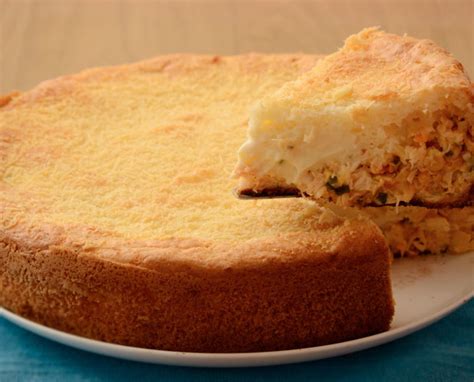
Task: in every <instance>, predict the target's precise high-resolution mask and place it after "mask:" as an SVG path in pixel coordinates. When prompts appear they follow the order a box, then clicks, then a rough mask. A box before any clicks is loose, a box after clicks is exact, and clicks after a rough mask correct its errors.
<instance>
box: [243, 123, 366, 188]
mask: <svg viewBox="0 0 474 382" xmlns="http://www.w3.org/2000/svg"><path fill="white" fill-rule="evenodd" d="M344 119H345V118H344ZM312 120H313V121H317V122H316V123H317V124H315V123H314V122H312V123H310V122H303V121H301V122H297V123H294V122H292V121H288V120H286V121H282V122H279V121H278V120H271V119H267V120H261V119H260V118H259V119H251V120H250V123H249V138H248V140H247V142H245V143H244V145H243V146H242V147H241V148H240V151H239V165H238V167H239V168H244V167H247V168H250V169H252V173H254V174H256V176H263V175H273V176H277V177H281V178H284V179H285V180H286V182H287V183H288V184H291V183H294V184H297V183H298V181H299V179H301V177H302V176H304V174H305V172H306V171H307V170H308V169H309V168H312V169H314V168H315V167H318V166H319V165H322V164H324V163H326V162H328V161H332V160H337V161H343V160H344V159H347V158H348V157H349V156H350V155H351V154H353V153H354V151H355V146H356V138H357V132H356V131H355V129H354V128H352V127H351V124H350V123H347V122H348V121H344V120H341V118H336V119H333V120H328V119H327V118H316V119H312Z"/></svg>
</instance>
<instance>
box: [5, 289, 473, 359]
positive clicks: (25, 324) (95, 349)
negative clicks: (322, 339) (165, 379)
mask: <svg viewBox="0 0 474 382" xmlns="http://www.w3.org/2000/svg"><path fill="white" fill-rule="evenodd" d="M473 297H474V290H471V291H469V292H467V293H465V294H463V295H462V296H461V297H460V298H458V299H457V300H456V301H454V302H452V303H451V304H449V305H448V306H446V307H444V308H443V309H441V310H439V311H437V312H435V313H433V314H431V315H429V316H426V317H423V318H421V319H419V320H416V321H414V322H412V323H410V324H407V325H403V326H400V327H398V328H395V329H389V330H388V331H386V332H382V333H378V334H374V335H371V336H367V337H363V338H358V339H354V340H350V341H344V342H338V343H335V344H329V345H322V346H314V347H308V348H300V349H289V350H277V351H268V352H247V353H197V352H180V351H171V350H159V349H148V348H140V347H134V346H127V345H120V344H114V343H110V342H104V341H99V340H94V339H91V338H86V337H81V336H78V335H75V334H71V333H67V332H63V331H61V330H58V329H53V328H50V327H48V326H45V325H42V324H39V323H37V322H35V321H32V320H29V319H27V318H24V317H22V316H20V315H17V314H15V313H13V312H11V311H9V310H7V309H6V308H3V307H0V318H1V317H3V318H5V319H6V320H7V321H9V322H11V323H13V324H15V325H17V326H19V327H21V328H23V329H25V330H27V331H30V332H32V333H34V334H36V335H39V336H41V337H43V338H46V339H48V340H51V341H54V342H58V343H60V344H62V345H66V346H69V347H72V348H75V349H79V350H82V351H87V352H91V353H94V354H100V355H103V356H108V357H114V358H120V359H125V360H130V361H137V362H145V363H153V364H161V365H173V366H189V367H255V366H270V365H284V364H290V363H299V362H307V361H313V360H314V361H315V360H319V359H325V358H330V357H335V356H341V355H345V354H348V353H354V352H357V351H361V350H365V349H369V348H372V347H375V346H378V345H382V344H385V343H388V342H391V341H394V340H396V339H399V338H401V337H404V336H407V335H409V334H411V333H413V332H415V331H418V330H420V329H423V328H425V327H427V326H429V325H431V324H433V323H435V322H437V321H439V320H440V319H442V318H444V317H445V316H447V315H448V314H450V313H452V312H454V311H455V310H456V309H458V308H459V307H461V306H462V305H464V304H465V303H467V302H468V301H470V300H471V299H472V298H473Z"/></svg>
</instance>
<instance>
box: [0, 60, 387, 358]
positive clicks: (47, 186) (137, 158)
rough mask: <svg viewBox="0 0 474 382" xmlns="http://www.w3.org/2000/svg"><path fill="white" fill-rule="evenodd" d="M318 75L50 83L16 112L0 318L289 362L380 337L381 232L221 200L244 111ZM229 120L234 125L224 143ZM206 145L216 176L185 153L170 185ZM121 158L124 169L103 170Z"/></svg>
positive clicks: (12, 111) (225, 67)
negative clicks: (197, 146) (300, 354)
mask: <svg viewBox="0 0 474 382" xmlns="http://www.w3.org/2000/svg"><path fill="white" fill-rule="evenodd" d="M316 60H317V58H315V57H310V56H301V55H288V56H264V55H247V56H238V57H208V56H189V55H176V56H167V57H160V58H157V59H153V60H149V61H145V62H141V63H137V64H132V65H128V66H123V67H117V68H102V69H92V70H88V71H84V72H82V73H79V74H77V75H72V76H66V77H62V78H60V79H56V80H52V81H47V82H45V83H43V84H41V85H40V86H38V87H37V88H36V89H33V90H32V91H31V92H27V93H24V94H22V95H20V96H18V97H16V98H14V99H10V100H9V101H8V102H6V103H5V105H4V107H3V108H2V109H1V110H0V123H1V128H2V130H1V131H0V134H1V137H0V143H1V145H0V160H1V162H0V177H1V178H0V179H1V180H0V286H1V289H0V290H1V293H0V304H1V305H2V306H3V307H5V308H7V309H10V310H12V311H14V312H17V313H19V314H21V315H23V316H25V317H27V318H31V319H33V320H36V321H38V322H41V323H44V324H46V325H49V326H51V327H55V328H58V329H61V330H65V331H69V332H72V333H75V334H79V335H83V336H86V337H91V338H96V339H101V340H105V341H110V342H116V343H122V344H127V345H134V346H143V347H150V348H158V349H168V350H181V351H203V352H228V351H259V350H278V349H289V348H296V347H304V346H313V345H320V344H327V343H332V342H338V341H343V340H348V339H353V338H357V337H361V336H365V335H369V334H374V333H378V332H380V331H383V330H387V329H388V327H389V325H390V321H391V318H392V316H393V301H392V296H391V288H390V275H389V262H390V259H389V255H388V249H387V246H386V244H385V242H384V240H383V237H382V235H381V233H380V231H379V229H378V228H376V226H375V225H374V224H372V223H370V222H368V221H366V220H357V219H353V220H347V221H344V220H340V219H339V220H338V219H336V220H335V221H332V222H330V223H319V219H318V217H317V216H309V215H308V216H307V215H305V214H306V212H307V211H308V208H307V207H306V205H305V201H286V202H275V203H272V205H271V206H262V207H261V210H259V209H256V208H250V210H251V211H248V210H249V208H248V204H247V205H242V203H243V204H245V203H246V202H239V201H237V200H235V198H234V197H233V196H232V195H227V193H225V190H228V192H229V194H230V189H231V187H229V185H230V184H231V181H230V180H227V175H226V174H227V173H229V172H230V169H231V168H232V165H233V155H232V152H233V150H235V149H236V148H237V146H238V142H239V141H240V139H241V138H242V136H243V134H244V125H245V121H244V120H241V119H240V118H241V117H240V116H241V115H244V110H245V109H246V108H247V106H248V105H249V104H250V103H251V102H252V101H253V100H254V99H256V98H258V97H260V96H261V95H262V93H265V92H267V91H271V90H274V89H276V88H277V87H278V86H279V85H281V83H283V82H285V81H287V80H288V79H291V78H294V77H295V76H296V75H298V74H299V73H301V72H302V71H305V70H309V68H310V67H311V66H313V64H314V62H315V61H316ZM227 82H230V83H231V85H229V84H228V83H227ZM196 84H199V85H201V84H202V85H205V87H204V88H202V89H204V90H203V91H201V90H200V89H199V88H196V87H195V85H196ZM163 94H165V95H164V96H163ZM189 94H191V96H189ZM173 97H174V98H173ZM167 102H168V103H167ZM176 104H177V105H176ZM196 104H197V106H196ZM214 104H217V106H213V105H214ZM222 109H224V111H223V112H221V111H220V110H222ZM170 110H171V111H170ZM199 111H202V112H201V113H199ZM150 115H151V117H150ZM226 115H228V116H229V119H228V120H226V121H225V124H227V122H228V121H229V120H230V121H232V123H233V125H234V126H233V128H232V129H231V130H229V131H228V132H227V131H224V132H222V130H221V125H220V124H219V121H218V118H224V117H225V116H226ZM115 116H116V119H113V118H114V117H115ZM130 116H132V117H133V118H132V120H128V119H127V118H129V117H130ZM155 117H156V119H154V118H155ZM110 129H113V131H112V133H111V134H110V135H107V134H108V133H109V132H110ZM206 132H210V133H212V134H211V136H205V137H206V138H207V139H208V140H207V141H205V142H207V143H205V144H206V145H207V146H206V147H208V152H207V153H206V155H208V156H212V158H211V159H210V160H209V159H206V158H207V157H205V158H200V157H199V158H198V160H197V162H196V163H195V162H194V161H193V163H191V164H190V165H189V166H188V167H186V163H184V159H185V158H188V159H189V156H186V155H189V153H188V152H185V154H183V156H181V157H178V158H177V159H180V160H178V162H177V163H180V166H184V167H185V170H186V172H185V173H179V171H178V174H176V172H177V170H176V169H172V174H170V173H167V172H162V173H159V171H160V170H162V168H161V167H166V165H167V164H168V163H171V162H170V157H169V156H166V155H167V153H168V154H169V151H173V154H176V155H181V152H180V151H185V149H186V146H192V145H193V142H194V141H195V140H197V141H199V140H202V139H203V137H204V136H203V134H204V133H206ZM141 133H143V134H142V135H140V134H141ZM145 133H146V134H145ZM91 134H92V137H93V138H92V139H89V137H90V136H91ZM134 134H138V137H139V140H136V141H135V140H134ZM153 134H154V135H153ZM102 135H104V137H103V139H102ZM155 135H158V136H159V138H160V140H159V141H156V142H155V141H153V139H155V138H154V136H155ZM224 138H226V140H223V139H224ZM166 139H169V140H168V141H166ZM150 140H151V141H152V144H151V146H147V144H148V141H150ZM163 140H165V144H166V147H172V149H168V151H166V150H165V149H164V148H163V146H160V144H161V142H162V141H163ZM214 141H218V143H219V145H218V146H217V148H215V147H214V146H212V144H211V143H213V142H214ZM130 142H132V144H130V145H129V143H130ZM222 142H226V143H228V145H223V144H222ZM101 145H103V146H101ZM118 149H119V151H115V150H118ZM150 149H151V150H152V151H151V152H150V151H149V150H150ZM137 150H139V152H140V154H139V155H137V154H136V152H137ZM228 152H230V153H231V154H228ZM192 153H193V154H195V152H192ZM99 154H100V155H99ZM160 155H161V156H163V158H165V159H166V162H164V161H165V159H163V161H162V163H161V166H157V162H153V158H155V157H157V156H160ZM121 157H124V158H125V161H123V162H120V166H122V167H120V166H119V167H117V166H107V165H108V164H109V162H113V161H114V160H116V159H117V158H119V159H120V158H121ZM219 157H220V160H221V161H222V163H219V167H217V168H214V167H213V166H214V164H215V163H214V162H216V158H219ZM90 158H92V159H91V161H90V162H88V159H90ZM142 158H144V160H143V161H141V159H142ZM191 158H192V156H191ZM100 161H102V162H100ZM99 162H100V163H99ZM98 163H99V165H98V166H96V165H97V164H98ZM88 166H89V167H88ZM146 166H148V167H150V169H149V171H148V172H146V171H145V172H143V171H142V170H143V167H146ZM223 168H224V170H222V169H223ZM190 169H191V170H192V171H191V170H190ZM165 170H166V169H165ZM153 171H156V172H158V173H159V174H158V175H156V176H155V174H154V173H153ZM163 171H164V170H163ZM222 173H224V177H222V178H219V179H216V178H215V175H216V174H220V175H221V176H222ZM136 174H139V175H140V177H138V176H135V175H136ZM133 182H136V184H135V185H134V184H133ZM129 183H132V184H129ZM164 184H165V185H166V184H170V185H171V188H170V189H166V187H165V188H163V190H162V191H163V192H161V190H160V187H164V186H163V185H164ZM208 184H210V186H211V187H213V189H211V190H209V189H207V188H206V187H207V185H208ZM69 186H70V187H69ZM183 190H184V191H183ZM212 192H214V194H212ZM207 194H209V195H210V196H209V197H208V198H205V196H206V195H207ZM102 196H104V197H102ZM186 198H188V199H186ZM250 203H251V202H250ZM188 206H192V207H193V209H187V208H188ZM155 209H157V210H155ZM195 209H197V210H198V214H195V211H194V210H195ZM259 211H263V216H262V215H260V212H259ZM267 212H268V214H270V220H268V219H267V217H266V216H265V215H266V213H267ZM214 215H216V216H214ZM136 216H138V217H139V220H138V221H136V220H135V219H136ZM196 221H198V224H196ZM250 222H251V223H252V224H253V226H252V227H250V228H249V227H247V224H249V223H250ZM223 223H224V224H223ZM163 226H164V227H165V228H166V227H171V228H172V229H173V230H175V235H170V234H167V231H166V230H165V229H163ZM186 233H187V234H186Z"/></svg>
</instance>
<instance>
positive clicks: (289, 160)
mask: <svg viewBox="0 0 474 382" xmlns="http://www.w3.org/2000/svg"><path fill="white" fill-rule="evenodd" d="M473 102H474V93H473V86H472V84H471V82H470V80H469V78H468V76H467V74H466V73H465V71H464V69H463V67H462V65H461V64H460V63H459V62H458V61H456V60H455V59H454V58H453V57H452V56H451V55H450V54H449V53H448V52H446V51H445V50H444V49H442V48H440V47H438V46H437V45H436V44H434V43H433V42H432V41H429V40H418V39H415V38H412V37H408V36H397V35H394V34H388V33H385V32H383V31H381V30H379V29H377V28H369V29H364V30H363V31H361V32H360V33H358V34H356V35H353V36H350V37H349V38H348V39H347V40H346V42H345V45H344V47H343V48H342V49H340V50H339V51H338V52H336V53H334V54H332V55H330V56H327V57H326V58H324V59H322V60H320V61H319V62H318V63H317V64H316V66H315V67H314V68H313V69H312V70H310V71H309V72H306V73H304V74H302V75H301V76H300V77H299V78H298V79H296V80H295V81H292V82H289V83H287V84H285V85H284V86H283V87H282V88H280V89H279V90H278V91H276V92H275V93H272V94H270V95H268V96H266V97H264V98H263V99H262V100H261V101H259V102H258V103H257V104H256V106H255V107H254V109H253V111H252V113H251V116H250V121H249V129H248V140H247V142H246V143H245V144H244V145H243V146H242V147H241V149H240V151H239V162H238V165H237V168H236V171H235V175H236V176H237V177H239V178H240V182H239V186H238V190H239V192H240V193H241V194H247V195H262V194H265V195H268V194H276V195H279V194H292V193H294V194H304V195H308V196H310V197H311V198H313V199H316V200H321V201H325V202H328V201H329V202H336V203H337V204H340V205H345V206H354V205H359V206H367V205H394V204H397V205H398V204H411V205H423V206H428V207H453V206H465V205H469V204H472V201H473V198H474V196H473V191H474V189H473V182H474V156H473V151H474V139H473V136H474V132H473V123H474V105H473Z"/></svg>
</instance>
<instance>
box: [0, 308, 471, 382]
mask: <svg viewBox="0 0 474 382" xmlns="http://www.w3.org/2000/svg"><path fill="white" fill-rule="evenodd" d="M317 379H318V380H325V381H326V380H329V381H331V380H338V381H339V380H341V381H382V380H383V381H468V382H472V381H474V300H471V301H470V302H469V303H467V304H466V305H464V306H463V307H461V308H460V309H458V310H457V311H456V312H454V313H453V314H451V315H450V316H448V317H447V318H445V319H443V320H441V321H439V322H438V323H436V324H434V325H432V326H430V327H428V328H426V329H424V330H422V331H420V332H417V333H415V334H412V335H411V336H408V337H405V338H402V339H400V340H398V341H395V342H392V343H389V344H386V345H383V346H379V347H376V348H373V349H369V350H365V351H362V352H359V353H354V354H351V355H347V356H343V357H338V358H332V359H327V360H321V361H315V362H309V363H302V364H295V365H285V366H272V367H261V368H248V369H198V368H184V367H172V366H160V365H149V364H142V363H137V362H129V361H122V360H118V359H113V358H107V357H103V356H98V355H94V354H90V353H86V352H83V351H80V350H75V349H72V348H69V347H66V346H63V345H59V344H56V343H54V342H51V341H49V340H46V339H43V338H41V337H39V336H37V335H35V334H32V333H29V332H27V331H25V330H23V329H20V328H18V327H16V326H14V325H12V324H10V323H9V322H7V321H6V320H4V319H0V381H1V382H3V381H5V382H7V381H8V382H10V381H66V382H73V381H103V380H110V381H140V382H143V381H177V382H179V381H290V380H291V381H310V380H311V381H313V380H317Z"/></svg>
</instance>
